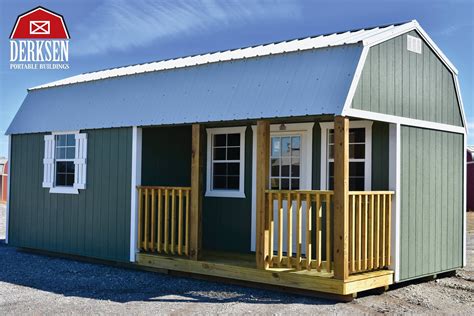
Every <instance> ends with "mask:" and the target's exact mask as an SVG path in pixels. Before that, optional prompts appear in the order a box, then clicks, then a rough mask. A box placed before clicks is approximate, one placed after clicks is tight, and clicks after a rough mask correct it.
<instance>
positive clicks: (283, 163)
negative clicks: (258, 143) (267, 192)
mask: <svg viewBox="0 0 474 316" xmlns="http://www.w3.org/2000/svg"><path fill="white" fill-rule="evenodd" d="M301 139H302V135H301V133H272V134H271V142H270V188H271V189H272V190H301V189H302V185H301V184H302V181H301V177H302V176H303V174H301V170H302V165H301V152H302V150H303V148H301ZM305 189H306V188H305ZM283 199H284V200H283V203H282V209H283V212H282V213H283V220H282V223H283V233H282V236H283V252H287V249H288V240H287V231H288V202H287V200H286V196H283ZM291 204H292V205H291V207H292V209H291V213H292V223H291V226H292V230H291V231H292V232H293V234H294V236H295V233H296V211H297V206H296V201H294V202H292V203H291ZM278 215H279V209H278V201H276V200H275V201H274V203H273V220H274V227H275V228H274V229H275V233H274V236H273V237H274V238H273V249H274V250H275V251H278V235H279V234H278V233H279V232H278V229H279V227H280V223H279V220H280V219H279V217H278ZM301 215H302V227H306V202H303V203H302V214H301ZM301 237H302V244H303V245H306V234H302V236H301ZM296 242H297V239H296V238H295V237H293V238H292V243H293V245H292V251H296V246H297V245H296ZM305 249H306V247H304V246H303V247H302V252H303V253H304V251H305Z"/></svg>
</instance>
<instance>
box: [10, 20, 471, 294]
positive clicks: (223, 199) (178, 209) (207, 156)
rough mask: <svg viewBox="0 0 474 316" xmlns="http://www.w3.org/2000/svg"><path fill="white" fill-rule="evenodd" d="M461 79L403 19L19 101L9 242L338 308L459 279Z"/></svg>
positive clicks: (186, 61) (173, 63) (132, 71)
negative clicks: (332, 302)
mask: <svg viewBox="0 0 474 316" xmlns="http://www.w3.org/2000/svg"><path fill="white" fill-rule="evenodd" d="M457 73H458V72H457V70H456V68H455V67H454V66H453V65H452V64H451V62H450V61H449V60H448V59H447V58H446V56H445V55H444V54H443V53H442V52H441V50H440V49H439V48H438V47H437V46H436V44H435V43H434V42H433V41H432V40H431V39H430V37H429V36H428V35H427V34H426V33H425V31H424V30H423V29H422V28H421V27H420V25H419V24H418V23H417V22H416V21H410V22H407V23H401V24H395V25H386V26H380V27H374V28H369V29H361V30H352V31H347V32H340V33H334V34H327V35H320V36H315V37H309V38H302V39H295V40H290V41H284V42H278V43H271V44H266V45H259V46H253V47H247V48H242V49H235V50H228V51H221V52H215V53H209V54H203V55H196V56H189V57H182V58H176V59H171V60H163V61H158V62H152V63H147V64H140V65H133V66H127V67H122V68H115V69H108V70H102V71H97V72H92V73H85V74H80V75H77V76H74V77H70V78H66V79H64V80H59V81H56V82H52V83H48V84H45V85H42V86H38V87H34V88H31V89H29V91H28V94H27V96H26V98H25V100H24V102H23V104H22V105H21V108H20V110H19V111H18V113H17V115H16V116H15V118H14V120H13V122H12V123H11V125H10V127H9V129H8V131H7V134H8V135H9V139H10V157H9V161H11V170H10V171H11V177H9V179H10V183H9V188H10V190H9V192H10V193H9V199H8V212H7V214H8V221H7V223H8V229H7V242H8V244H10V245H12V246H15V247H21V248H26V249H36V250H42V251H47V252H51V253H58V254H68V255H74V256H83V257H89V258H95V259H102V260H106V261H111V262H122V263H128V264H130V263H131V264H133V265H139V266H143V267H147V268H150V267H151V268H156V270H158V271H162V272H163V271H168V272H170V271H172V272H174V273H175V272H176V271H177V272H180V273H182V272H184V273H186V274H187V275H190V274H191V275H200V276H201V277H202V276H206V277H209V278H219V279H227V280H234V281H235V280H238V281H239V282H252V284H260V285H265V286H266V287H267V288H268V287H269V285H270V286H273V287H275V288H284V289H291V290H294V291H298V292H306V293H308V292H311V293H317V294H324V293H326V294H331V295H336V296H338V297H339V298H341V299H351V298H352V297H354V296H355V295H356V294H357V293H358V292H361V291H365V290H369V289H373V288H387V287H388V286H389V285H391V284H393V283H398V282H404V281H407V280H412V279H416V278H421V277H426V276H435V275H437V274H440V273H444V272H448V271H452V270H455V269H457V268H459V267H462V266H463V265H464V263H465V260H466V258H465V256H466V242H465V230H466V228H465V226H466V225H465V216H464V212H463V210H465V200H466V191H465V164H464V161H465V152H466V150H465V147H466V121H465V116H464V111H463V105H462V100H461V94H460V91H459V84H458V79H457Z"/></svg>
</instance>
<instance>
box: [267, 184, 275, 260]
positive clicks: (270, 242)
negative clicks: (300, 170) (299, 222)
mask: <svg viewBox="0 0 474 316" xmlns="http://www.w3.org/2000/svg"><path fill="white" fill-rule="evenodd" d="M267 196H268V224H269V227H268V231H269V238H268V264H269V266H270V267H273V243H274V242H275V219H274V216H273V193H271V192H269V193H267Z"/></svg>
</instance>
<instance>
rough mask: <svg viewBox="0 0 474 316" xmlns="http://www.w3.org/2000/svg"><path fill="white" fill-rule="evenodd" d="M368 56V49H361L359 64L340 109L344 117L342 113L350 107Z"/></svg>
mask: <svg viewBox="0 0 474 316" xmlns="http://www.w3.org/2000/svg"><path fill="white" fill-rule="evenodd" d="M368 55H369V47H365V46H364V48H363V49H362V52H361V54H360V58H359V62H358V63H357V67H356V70H355V72H354V77H353V78H352V81H351V85H350V86H349V91H348V92H347V96H346V101H345V102H344V106H343V107H342V115H344V111H345V110H346V109H349V108H350V107H351V103H352V100H353V99H354V95H355V93H356V90H357V86H358V84H359V80H360V76H361V75H362V70H364V66H365V61H366V60H367V56H368Z"/></svg>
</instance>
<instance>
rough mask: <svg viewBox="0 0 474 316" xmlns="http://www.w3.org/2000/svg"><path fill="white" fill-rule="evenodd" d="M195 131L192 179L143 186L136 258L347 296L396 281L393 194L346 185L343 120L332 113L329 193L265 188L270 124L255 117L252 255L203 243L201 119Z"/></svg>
mask: <svg viewBox="0 0 474 316" xmlns="http://www.w3.org/2000/svg"><path fill="white" fill-rule="evenodd" d="M192 130H193V133H192V136H193V142H192V168H191V174H192V176H191V187H166V186H159V187H157V186H138V187H137V197H138V206H137V207H138V245H137V248H138V251H139V252H138V254H137V256H136V259H137V263H138V264H139V265H143V266H147V267H153V268H158V269H164V270H169V271H179V272H185V273H192V274H198V275H205V276H210V277H219V278H226V279H233V280H240V281H246V282H252V283H257V284H269V285H274V286H279V287H285V288H292V289H298V290H307V291H316V292H321V293H330V294H334V295H341V296H347V297H346V298H348V297H352V296H353V295H354V294H356V293H357V292H360V291H365V290H369V289H373V288H379V287H387V286H388V285H390V284H392V283H393V272H392V271H390V270H388V268H389V266H390V264H391V257H390V247H391V240H390V238H391V209H392V197H393V194H394V193H393V192H391V191H349V185H348V169H349V162H348V156H349V155H348V147H349V146H348V144H349V142H348V130H349V124H348V119H347V118H344V117H337V118H336V120H335V142H334V153H335V157H334V164H335V166H337V167H336V168H335V174H334V190H332V191H317V190H306V191H302V190H291V191H289V190H268V187H269V183H268V182H269V181H268V179H269V174H268V173H269V169H270V168H269V160H270V159H269V151H270V150H269V139H270V132H269V122H268V121H259V122H258V124H257V148H258V150H257V166H259V168H258V169H257V179H256V188H257V190H256V201H257V235H256V237H257V240H256V252H255V253H247V254H241V253H239V254H236V253H226V252H222V253H219V252H205V251H203V250H202V247H201V239H202V223H201V221H202V219H201V214H202V196H203V192H202V169H203V167H202V164H203V162H202V151H203V149H202V126H200V125H198V124H195V125H193V129H192ZM284 205H285V206H284Z"/></svg>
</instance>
